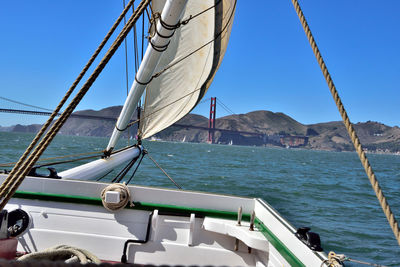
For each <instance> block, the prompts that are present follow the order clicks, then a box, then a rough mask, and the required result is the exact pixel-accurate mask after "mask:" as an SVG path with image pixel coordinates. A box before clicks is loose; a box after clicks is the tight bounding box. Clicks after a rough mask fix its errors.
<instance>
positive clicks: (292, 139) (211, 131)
mask: <svg viewBox="0 0 400 267" xmlns="http://www.w3.org/2000/svg"><path fill="white" fill-rule="evenodd" d="M0 100H2V101H0V103H3V104H4V103H5V102H6V103H8V104H11V103H13V105H18V106H20V107H21V106H22V107H23V108H15V107H12V108H5V107H2V106H6V105H0V113H14V114H25V115H37V116H50V115H51V114H52V110H51V109H47V108H43V107H39V106H35V105H30V104H26V103H22V102H19V101H16V100H12V99H9V98H6V97H2V96H0ZM207 101H210V114H209V119H208V127H206V126H197V125H188V124H182V123H174V124H173V125H171V127H172V126H173V127H180V128H187V129H198V130H204V131H208V140H207V141H208V143H214V142H215V138H214V137H215V132H217V131H218V132H221V133H228V134H233V135H246V136H253V137H257V138H260V139H263V140H264V143H267V139H268V137H267V134H266V133H260V132H249V131H236V130H231V129H221V128H216V107H217V98H216V97H211V98H207V99H204V100H202V101H201V102H200V104H201V103H205V102H207ZM218 104H219V106H221V107H222V108H223V109H224V110H225V111H226V112H227V113H228V114H230V115H236V114H235V113H234V112H233V111H232V110H231V109H230V108H229V107H227V106H226V105H225V104H224V103H223V102H222V101H221V100H218ZM27 108H29V109H27ZM61 113H62V112H60V113H59V114H58V116H60V115H61ZM71 117H72V118H80V119H90V120H103V121H113V122H116V121H117V119H118V118H117V117H106V116H96V115H87V114H76V113H72V114H71ZM275 139H276V138H275ZM307 141H308V138H307V137H305V136H295V135H288V134H286V135H280V136H279V141H278V142H277V143H280V144H281V145H287V144H289V145H291V146H297V145H299V144H300V145H301V144H303V145H305V144H306V143H307Z"/></svg>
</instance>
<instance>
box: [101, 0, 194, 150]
mask: <svg viewBox="0 0 400 267" xmlns="http://www.w3.org/2000/svg"><path fill="white" fill-rule="evenodd" d="M186 3H187V0H167V2H166V3H165V6H164V9H163V11H162V13H161V21H162V23H161V21H160V20H158V22H157V26H156V27H157V30H156V31H155V34H154V36H153V37H152V38H151V39H150V42H149V46H148V47H147V50H146V53H145V55H144V58H143V61H142V63H141V64H140V67H139V70H138V71H137V74H136V77H135V81H134V82H133V84H132V87H131V89H130V91H129V94H128V97H127V99H126V100H125V104H124V106H123V108H122V111H121V114H120V116H119V118H118V121H117V123H116V125H115V128H114V130H113V133H112V135H111V138H110V141H109V143H108V145H107V148H106V152H105V153H106V154H109V153H110V152H111V151H112V150H113V149H114V147H115V144H116V143H117V141H118V138H119V136H120V135H121V132H122V131H124V130H125V129H126V127H127V125H128V123H129V120H130V118H131V117H132V115H133V113H134V111H135V109H136V108H137V105H138V102H139V99H140V97H141V96H142V94H143V92H144V89H145V88H146V85H147V84H148V83H149V82H150V81H151V78H152V76H153V74H154V70H155V68H156V67H157V64H158V62H159V60H160V58H161V55H162V53H163V51H165V50H166V49H167V47H168V44H169V41H170V39H171V37H172V36H173V34H174V31H175V27H174V26H175V25H177V24H178V23H179V20H180V18H181V16H182V14H183V10H184V8H185V6H186Z"/></svg>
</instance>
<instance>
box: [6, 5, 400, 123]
mask: <svg viewBox="0 0 400 267" xmlns="http://www.w3.org/2000/svg"><path fill="white" fill-rule="evenodd" d="M250 3H251V4H250ZM300 4H301V5H302V8H303V11H304V13H305V16H306V18H307V19H308V21H309V25H310V27H311V30H312V32H313V34H314V37H315V38H316V41H317V43H318V45H319V46H320V50H321V53H322V55H323V56H324V58H325V62H326V64H327V66H328V68H329V70H330V72H331V75H332V77H333V80H334V82H335V84H336V87H337V89H338V91H339V94H340V96H341V97H342V100H343V103H344V105H345V107H346V109H347V111H348V113H349V116H350V119H351V120H352V122H359V121H367V120H373V121H379V122H382V123H385V124H387V125H390V126H394V125H400V122H399V115H400V112H399V111H398V107H399V100H400V97H399V96H400V94H399V89H400V88H399V87H400V86H399V84H398V78H399V77H400V51H399V49H398V48H399V46H400V30H399V26H400V16H399V15H398V10H400V1H398V0H386V1H372V0H365V1H361V0H352V1H348V0H347V1H346V0H336V1H321V0H307V1H305V0H303V1H300ZM121 9H122V0H121V1H119V0H108V1H105V0H85V1H78V0H76V1H61V0H60V1H50V0H37V1H5V2H4V3H2V5H1V8H0V32H1V33H2V34H1V35H0V51H1V52H0V96H3V97H7V98H11V99H15V100H18V101H21V102H25V103H29V104H33V105H37V106H42V107H46V108H54V107H55V106H56V104H57V103H58V101H59V100H60V99H61V98H62V96H63V95H64V93H65V91H66V90H67V89H68V88H69V86H70V85H71V84H72V82H73V81H74V80H75V78H76V76H77V75H78V74H79V72H80V70H81V69H82V68H83V66H84V65H85V64H86V62H87V60H88V59H89V57H90V56H91V54H92V53H93V51H94V50H95V48H96V47H97V46H98V44H99V43H100V41H101V40H102V39H103V37H104V35H105V34H106V32H107V31H108V29H109V28H110V27H111V25H112V24H113V22H114V20H115V19H116V17H117V16H118V15H119V13H120V12H121ZM131 38H132V36H130V39H129V40H128V45H131V44H132V39H131ZM132 62H133V61H132V53H131V51H130V62H129V64H130V65H129V67H130V70H131V72H130V80H131V81H132V78H133V77H134V74H133V73H132V70H133V68H132ZM124 64H125V63H124V48H123V47H121V48H120V49H119V51H118V52H117V54H116V56H115V57H114V58H113V59H112V60H111V62H110V64H109V65H108V66H107V67H106V69H105V70H104V72H103V73H102V75H101V76H100V78H99V79H98V80H97V81H96V82H95V84H94V86H93V88H92V89H91V91H90V92H89V93H88V94H87V96H86V97H85V98H84V100H83V101H82V103H81V104H80V105H79V106H78V109H89V108H90V109H101V108H104V107H107V106H111V105H121V104H123V102H124V97H125V95H126V87H125V65H124ZM131 81H130V82H131ZM211 96H216V97H217V98H218V99H220V100H221V101H222V102H223V103H224V104H226V105H227V106H228V107H229V108H230V109H231V110H232V111H234V112H235V113H237V114H239V113H247V112H250V111H254V110H271V111H273V112H284V113H286V114H287V115H289V116H291V117H293V118H294V119H296V120H298V121H299V122H301V123H304V124H311V123H318V122H326V121H334V120H340V116H339V114H338V112H337V110H336V106H335V104H334V102H333V100H332V96H331V95H330V92H329V90H328V87H327V85H326V83H325V80H324V78H323V76H322V74H321V71H320V70H319V67H318V65H317V62H316V60H315V58H314V55H313V53H312V50H311V48H310V46H309V44H308V41H307V39H306V37H305V34H304V32H303V30H302V28H301V25H300V23H299V20H298V18H297V15H296V13H295V11H294V9H293V7H292V4H291V1H290V0H279V1H276V0H275V1H261V0H260V1H251V2H250V1H244V0H239V1H238V5H237V10H236V15H235V21H234V25H233V30H232V34H231V40H230V43H229V45H228V50H227V52H226V55H225V58H224V61H223V63H222V65H221V68H220V70H219V71H218V73H217V75H216V78H215V79H214V82H213V84H212V85H211V87H210V89H209V91H208V93H207V95H206V98H209V97H211ZM0 105H5V102H4V101H0ZM208 111H209V106H208V103H204V104H201V105H199V106H198V107H197V108H196V109H195V110H194V113H197V114H201V115H204V116H208ZM224 115H227V112H225V111H224V110H223V109H222V108H221V107H217V117H219V116H224ZM43 119H44V118H37V117H34V116H28V115H26V116H21V115H10V114H4V113H0V125H2V126H4V125H11V124H16V123H21V124H29V123H38V122H42V121H43Z"/></svg>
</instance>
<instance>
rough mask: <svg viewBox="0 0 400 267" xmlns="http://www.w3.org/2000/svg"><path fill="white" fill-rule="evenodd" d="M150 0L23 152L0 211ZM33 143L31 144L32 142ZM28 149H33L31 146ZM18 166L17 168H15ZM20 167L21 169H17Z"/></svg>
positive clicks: (8, 180)
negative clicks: (44, 131)
mask: <svg viewBox="0 0 400 267" xmlns="http://www.w3.org/2000/svg"><path fill="white" fill-rule="evenodd" d="M149 2H150V0H142V2H140V4H139V5H138V7H137V9H136V10H135V12H134V13H133V14H132V16H131V17H130V19H129V20H128V23H127V24H126V25H125V26H124V28H123V29H122V30H121V32H120V34H119V35H118V36H117V38H116V40H115V41H114V43H113V44H112V45H111V47H110V48H109V50H108V51H107V53H106V54H105V56H104V57H103V59H102V60H101V62H100V63H99V65H98V66H97V68H96V69H95V70H94V71H93V73H92V75H91V76H90V77H89V79H88V80H87V81H86V83H85V84H84V85H83V86H82V88H81V89H80V91H79V92H78V93H77V95H76V96H75V97H74V99H73V100H72V101H71V103H70V104H69V105H68V107H67V108H66V109H65V111H64V112H63V113H62V114H61V116H60V118H59V119H58V120H57V121H56V122H55V123H54V124H53V125H52V127H51V128H50V130H49V131H48V132H47V134H46V135H45V137H43V139H42V140H41V141H40V143H39V145H38V146H37V147H36V148H35V150H34V151H33V152H32V154H30V155H29V157H28V158H27V159H26V161H25V162H24V159H25V158H26V155H27V154H29V152H28V153H27V151H28V149H29V148H28V149H27V151H25V153H24V155H25V156H24V155H23V156H22V157H21V159H20V160H19V161H18V163H17V165H16V166H15V167H14V168H13V170H12V171H11V173H10V175H9V176H8V177H7V178H6V180H5V181H4V182H3V184H2V185H1V186H0V190H1V192H0V198H1V202H0V210H2V209H3V208H4V206H5V205H6V204H7V202H8V200H9V199H10V198H11V197H12V195H13V194H14V193H15V191H16V190H17V188H18V186H19V185H20V184H21V183H22V181H23V180H24V178H25V176H26V175H27V173H28V172H29V170H30V169H31V168H32V166H33V165H34V164H35V163H36V161H37V160H38V159H39V157H40V156H41V155H42V153H43V152H44V150H45V149H46V147H47V146H48V145H49V144H50V142H51V141H52V140H53V138H54V136H55V135H56V134H57V132H58V131H59V130H60V128H61V127H62V126H63V124H64V123H65V121H66V120H67V119H68V117H69V116H70V115H71V113H72V112H73V110H74V109H75V108H76V106H77V105H78V104H79V102H80V101H81V100H82V98H83V97H84V95H85V94H86V92H87V91H88V90H89V88H90V87H91V85H92V84H93V83H94V81H95V80H96V79H97V77H98V76H99V75H100V73H101V71H102V70H103V69H104V67H105V66H106V64H107V63H108V61H109V60H110V59H111V57H112V56H113V55H114V53H115V51H116V50H117V49H118V47H119V46H120V45H121V43H122V41H123V40H124V39H125V37H126V36H127V35H128V33H129V31H130V30H131V29H132V27H133V25H134V24H135V23H136V21H137V20H138V19H139V17H140V16H141V14H142V13H143V11H144V9H145V8H146V6H147V5H148V4H149ZM32 143H33V142H32ZM29 147H33V146H32V144H31V145H30V146H29ZM17 166H18V167H17ZM19 166H21V167H19Z"/></svg>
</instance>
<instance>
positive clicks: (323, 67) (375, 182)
mask: <svg viewBox="0 0 400 267" xmlns="http://www.w3.org/2000/svg"><path fill="white" fill-rule="evenodd" d="M292 3H293V6H294V8H295V9H296V13H297V15H298V17H299V19H300V22H301V24H302V26H303V29H304V31H305V33H306V35H307V38H308V41H309V42H310V45H311V48H312V50H313V52H314V55H315V57H316V58H317V61H318V64H319V66H320V68H321V70H322V73H323V74H324V77H325V80H326V82H327V83H328V86H329V90H330V91H331V94H332V96H333V99H334V100H335V103H336V106H337V108H338V110H339V113H340V115H341V116H342V119H343V122H344V125H345V126H346V129H347V132H348V133H349V135H350V138H351V141H352V142H353V144H354V147H355V149H356V151H357V154H358V156H359V157H360V160H361V163H362V165H363V167H364V169H365V172H366V173H367V175H368V178H369V181H370V183H371V185H372V188H373V189H374V191H375V194H376V196H377V198H378V200H379V203H380V205H381V207H382V209H383V212H384V213H385V215H386V218H387V220H388V221H389V224H390V227H391V228H392V230H393V233H394V236H395V237H396V239H397V242H398V243H399V245H400V230H399V225H398V223H397V221H396V218H395V216H394V214H393V213H392V211H391V209H390V206H389V204H388V202H387V200H386V197H385V196H384V194H383V192H382V189H381V187H380V186H379V183H378V180H377V179H376V177H375V174H374V172H373V170H372V168H371V165H370V164H369V161H368V159H367V156H366V155H365V152H364V150H363V148H362V146H361V143H360V140H359V138H358V136H357V134H356V132H355V130H354V128H353V125H352V124H351V122H350V119H349V117H348V115H347V112H346V110H345V108H344V106H343V104H342V101H341V99H340V97H339V94H338V92H337V90H336V87H335V85H334V84H333V81H332V78H331V76H330V74H329V72H328V69H327V67H326V65H325V62H324V60H323V58H322V56H321V53H320V51H319V49H318V46H317V44H316V42H315V40H314V37H313V35H312V34H311V30H310V27H309V26H308V24H307V21H306V19H305V17H304V14H303V12H302V10H301V8H300V5H299V3H298V1H297V0H292Z"/></svg>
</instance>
